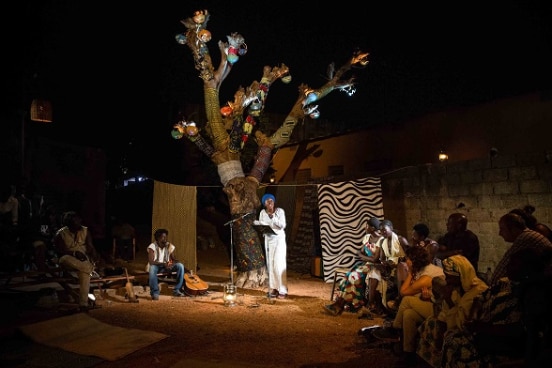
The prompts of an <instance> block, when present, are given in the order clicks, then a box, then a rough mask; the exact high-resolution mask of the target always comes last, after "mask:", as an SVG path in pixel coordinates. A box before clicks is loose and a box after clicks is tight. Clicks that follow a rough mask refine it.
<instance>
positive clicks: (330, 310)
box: [324, 304, 343, 317]
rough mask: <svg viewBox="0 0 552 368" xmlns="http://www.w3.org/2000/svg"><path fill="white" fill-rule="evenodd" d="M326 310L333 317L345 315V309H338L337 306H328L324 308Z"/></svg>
mask: <svg viewBox="0 0 552 368" xmlns="http://www.w3.org/2000/svg"><path fill="white" fill-rule="evenodd" d="M324 310H325V311H326V312H327V313H329V314H331V315H332V316H334V317H335V316H339V315H340V314H341V313H343V309H342V308H339V307H337V306H336V305H335V304H328V305H325V306H324Z"/></svg>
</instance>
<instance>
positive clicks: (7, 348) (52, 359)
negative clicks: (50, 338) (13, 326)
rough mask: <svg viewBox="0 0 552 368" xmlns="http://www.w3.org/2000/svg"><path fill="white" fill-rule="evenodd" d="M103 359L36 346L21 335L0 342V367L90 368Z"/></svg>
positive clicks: (5, 338) (8, 337)
mask: <svg viewBox="0 0 552 368" xmlns="http://www.w3.org/2000/svg"><path fill="white" fill-rule="evenodd" d="M103 361H104V360H103V359H100V358H98V357H94V356H88V355H80V354H75V353H72V352H70V351H65V350H62V349H57V348H51V347H49V346H45V345H42V344H37V343H36V342H34V341H32V340H31V339H30V338H29V337H27V336H24V335H23V334H21V333H18V334H14V335H13V336H7V337H4V338H2V339H1V340H0V367H10V368H90V367H93V366H95V365H97V364H98V363H101V362H103Z"/></svg>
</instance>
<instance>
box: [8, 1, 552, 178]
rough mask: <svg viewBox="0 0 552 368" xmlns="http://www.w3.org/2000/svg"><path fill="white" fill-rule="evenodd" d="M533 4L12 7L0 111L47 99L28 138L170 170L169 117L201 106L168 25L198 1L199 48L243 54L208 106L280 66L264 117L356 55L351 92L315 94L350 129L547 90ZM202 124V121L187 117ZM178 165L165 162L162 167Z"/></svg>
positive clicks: (546, 38)
mask: <svg viewBox="0 0 552 368" xmlns="http://www.w3.org/2000/svg"><path fill="white" fill-rule="evenodd" d="M545 4H546V3H545V2H544V1H535V0H529V1H521V0H519V1H516V0H503V1H495V0H492V1H474V0H468V1H452V2H442V1H424V2H416V3H414V2H402V1H401V2H399V1H386V2H385V4H381V2H372V1H369V2H360V1H358V2H355V1H351V2H336V3H335V4H334V5H331V4H330V5H329V6H328V5H326V6H322V3H320V2H299V1H278V2H263V1H240V2H231V1H230V2H229V1H225V2H222V1H159V2H124V3H123V2H113V1H111V2H107V1H94V2H92V1H85V2H83V1H79V2H74V1H53V0H47V1H19V2H16V3H14V4H11V5H10V7H11V9H12V10H10V11H9V12H8V11H4V12H3V14H4V20H3V22H2V49H3V52H2V54H3V59H4V63H3V65H4V66H3V68H2V79H3V81H4V83H3V86H4V88H5V91H4V94H3V95H4V97H3V105H4V107H2V109H1V110H2V112H1V115H0V116H1V117H2V120H3V121H6V122H12V123H13V124H18V123H19V120H20V116H21V113H22V112H23V111H25V110H26V109H28V106H29V104H30V101H31V99H32V98H33V97H36V96H39V95H40V96H43V97H46V98H49V99H51V100H52V102H53V106H54V123H53V124H49V125H44V124H41V125H39V126H35V124H33V126H31V127H30V128H29V132H30V134H33V133H34V134H41V135H46V136H49V137H54V138H55V139H58V140H63V141H67V142H70V143H72V144H78V145H86V146H93V147H100V148H103V149H105V150H106V152H108V155H109V157H110V158H111V159H112V160H120V157H121V156H125V155H129V152H130V154H131V155H137V157H139V159H134V160H133V162H134V163H135V165H138V166H141V168H142V169H144V170H145V171H146V172H148V171H149V172H150V173H154V172H156V171H159V170H165V171H166V170H171V169H173V168H174V167H175V162H177V161H179V160H180V159H181V157H178V156H181V155H182V154H183V153H182V151H183V150H182V145H183V144H184V143H182V142H183V141H184V140H182V141H175V140H173V139H172V138H171V136H170V131H171V128H172V125H173V124H174V123H175V122H176V121H178V112H179V111H180V110H181V108H182V106H183V105H185V104H188V103H192V104H196V103H197V104H201V103H202V98H203V90H202V83H201V80H200V79H199V77H198V76H197V71H196V70H195V69H194V66H193V60H192V57H191V55H190V52H189V49H188V48H187V47H186V46H182V45H179V44H177V43H176V41H175V35H176V34H178V33H183V32H185V30H186V29H185V27H184V26H183V25H182V24H181V23H180V20H181V19H184V18H187V17H191V16H192V15H193V12H194V11H195V10H198V9H208V10H209V11H210V13H211V19H210V21H209V23H208V27H207V28H208V29H209V30H210V31H211V33H212V35H213V38H212V40H211V42H210V43H209V44H208V46H209V47H210V50H211V55H212V57H213V59H214V60H215V65H218V60H219V54H218V49H217V48H216V42H217V41H218V40H223V41H226V35H228V34H230V33H231V32H239V33H241V34H242V35H244V37H245V40H246V43H247V45H248V52H247V54H246V55H245V56H242V57H241V58H240V60H239V61H238V62H237V63H236V64H235V65H234V67H233V70H232V72H231V73H230V76H229V77H228V78H227V80H226V81H225V83H224V84H223V86H222V88H221V102H222V103H224V102H225V101H228V100H232V99H233V97H232V96H233V94H234V92H235V90H236V89H237V88H238V87H239V86H248V85H249V84H250V83H251V82H252V81H253V80H260V77H261V75H262V67H263V65H271V66H274V65H277V64H280V63H285V64H286V65H288V66H289V67H290V70H291V75H292V76H293V81H292V82H291V83H290V84H288V85H285V84H283V83H277V84H274V85H273V86H272V88H271V94H270V96H269V99H268V101H267V105H266V111H270V112H278V113H282V114H285V113H287V112H288V111H289V110H290V109H291V106H292V105H293V103H294V101H295V100H296V98H297V86H298V85H299V83H307V84H309V85H310V86H311V87H314V88H316V87H319V86H321V85H322V84H323V83H324V82H325V79H324V78H325V74H326V67H327V65H328V64H329V63H330V62H332V61H335V62H336V64H337V65H340V64H341V63H343V62H344V61H345V60H346V59H348V58H349V57H350V56H351V54H352V52H353V51H354V50H356V49H361V50H364V51H368V52H370V63H369V64H368V66H367V67H366V68H364V69H362V70H359V71H358V75H357V77H358V79H357V92H356V94H354V95H353V96H352V97H348V96H347V95H346V94H344V93H341V92H334V93H332V94H330V95H329V96H328V97H327V98H325V99H324V100H322V101H321V102H320V108H319V109H320V112H321V118H324V119H329V120H340V121H343V122H344V124H350V126H351V127H354V128H362V127H369V126H374V125H378V124H389V123H393V122H396V121H402V120H406V119H409V118H412V117H416V116H419V115H422V114H425V113H428V112H432V111H438V110H443V109H447V108H454V107H462V106H469V105H475V104H479V103H483V102H486V101H491V100H493V99H497V98H501V97H508V96H516V95H522V94H525V93H531V92H547V91H550V90H551V86H552V82H551V73H550V70H549V69H550V65H552V37H551V36H552V32H551V27H552V26H551V24H552V23H551V22H550V20H551V19H550V12H549V11H547V8H546V6H545ZM199 123H204V122H199ZM176 166H178V165H176Z"/></svg>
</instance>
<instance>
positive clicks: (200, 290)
mask: <svg viewBox="0 0 552 368" xmlns="http://www.w3.org/2000/svg"><path fill="white" fill-rule="evenodd" d="M184 281H185V285H186V288H185V290H186V293H188V294H190V295H194V296H195V295H203V294H205V293H206V292H207V289H209V284H207V283H206V282H205V281H203V280H201V279H200V278H199V276H198V275H196V274H195V273H194V271H190V272H186V273H184Z"/></svg>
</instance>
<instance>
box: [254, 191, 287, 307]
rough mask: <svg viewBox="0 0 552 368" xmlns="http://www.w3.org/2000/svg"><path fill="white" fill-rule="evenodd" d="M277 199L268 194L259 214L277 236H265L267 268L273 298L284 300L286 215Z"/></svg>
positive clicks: (260, 218) (262, 221) (285, 293)
mask: <svg viewBox="0 0 552 368" xmlns="http://www.w3.org/2000/svg"><path fill="white" fill-rule="evenodd" d="M275 202H276V198H275V197H274V195H272V194H270V193H267V194H265V195H264V196H263V197H262V199H261V203H262V205H263V206H264V209H262V210H261V213H260V214H259V222H260V223H261V224H262V225H268V226H270V228H271V229H272V231H274V232H275V233H276V234H275V235H271V234H265V235H264V243H265V250H266V261H267V265H266V268H267V270H268V288H269V290H271V291H269V295H270V296H271V297H278V298H280V299H284V298H285V297H286V296H287V293H288V288H287V261H286V256H287V244H286V232H285V228H286V214H285V212H284V210H283V209H282V208H280V207H276V206H275Z"/></svg>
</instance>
